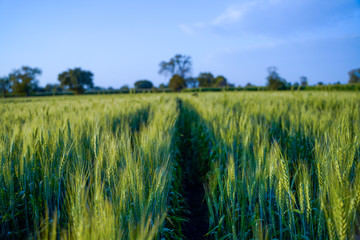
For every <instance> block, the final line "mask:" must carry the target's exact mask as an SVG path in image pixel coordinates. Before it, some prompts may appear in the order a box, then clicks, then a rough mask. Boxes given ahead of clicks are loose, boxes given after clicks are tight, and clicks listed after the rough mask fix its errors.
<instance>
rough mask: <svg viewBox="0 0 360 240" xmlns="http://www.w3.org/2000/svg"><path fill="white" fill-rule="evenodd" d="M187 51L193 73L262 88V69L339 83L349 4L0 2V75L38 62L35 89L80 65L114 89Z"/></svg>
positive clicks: (349, 62) (357, 24)
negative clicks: (210, 74) (218, 76)
mask: <svg viewBox="0 0 360 240" xmlns="http://www.w3.org/2000/svg"><path fill="white" fill-rule="evenodd" d="M178 53H179V54H185V55H190V56H191V57H192V61H193V76H197V75H198V74H199V73H200V72H211V73H213V74H214V75H223V76H225V77H226V78H227V79H228V81H229V82H230V83H234V84H235V85H236V86H238V85H241V86H244V85H245V84H246V83H248V82H250V83H252V84H255V85H265V84H266V76H267V71H266V69H267V67H269V66H276V67H277V68H278V72H279V75H280V76H281V77H283V78H285V79H286V80H287V81H289V82H292V83H294V82H296V81H299V78H300V76H306V77H307V78H308V81H309V83H310V84H316V83H318V82H323V83H335V82H338V81H340V82H341V83H346V82H347V81H348V78H349V77H348V72H349V71H350V70H352V69H354V68H359V67H360V1H359V0H327V1H323V0H245V1H229V0H223V1H221V2H220V1H204V0H193V1H190V0H184V1H138V0H134V1H110V0H103V1H92V0H87V1H85V0H84V1H83V0H81V1H80V0H72V1H68V0H63V1H39V0H32V1H29V0H27V1H26V0H0V55H1V58H0V76H5V75H7V74H9V73H10V72H11V71H12V70H14V69H17V68H20V67H21V66H23V65H28V66H31V67H38V68H40V69H41V70H42V71H43V73H42V75H41V76H40V77H39V80H40V85H41V86H45V85H46V84H47V83H57V82H58V81H57V76H58V74H59V73H60V72H62V71H65V70H67V69H69V68H74V67H81V68H82V69H84V70H90V71H92V72H93V73H94V84H95V85H96V86H102V87H110V86H111V87H114V88H119V87H121V86H123V85H124V84H128V85H129V86H133V83H134V82H135V81H137V80H139V79H149V80H151V81H152V82H153V83H154V84H155V85H156V86H158V85H159V84H160V83H167V82H168V78H169V77H165V76H162V75H159V74H158V71H159V63H160V62H161V61H163V60H169V59H170V58H171V57H173V56H174V55H175V54H178Z"/></svg>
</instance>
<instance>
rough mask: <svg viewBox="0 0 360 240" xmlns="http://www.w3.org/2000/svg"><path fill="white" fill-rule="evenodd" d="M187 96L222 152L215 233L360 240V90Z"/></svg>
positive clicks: (215, 177) (212, 197)
mask: <svg viewBox="0 0 360 240" xmlns="http://www.w3.org/2000/svg"><path fill="white" fill-rule="evenodd" d="M185 99H186V100H187V101H188V102H189V103H190V104H191V105H193V106H194V107H195V109H196V111H197V113H196V114H198V115H199V116H201V118H202V122H203V124H204V125H205V126H206V127H207V129H208V132H209V135H210V137H211V139H212V144H211V146H209V147H210V148H211V149H210V150H211V151H213V152H216V154H213V156H214V157H212V158H211V159H210V161H211V170H210V172H209V174H208V181H207V187H206V190H207V191H206V192H207V197H206V199H207V205H208V209H209V214H210V216H209V222H210V227H209V233H208V235H211V236H212V237H213V238H215V239H224V238H225V239H250V238H255V239H272V238H278V239H289V238H292V239H295V238H296V239H301V238H308V239H309V238H310V239H355V238H356V236H357V235H358V234H359V233H358V232H357V230H358V229H359V191H360V186H359V178H360V165H359V160H360V150H359V147H360V146H359V137H360V131H359V130H360V128H359V127H360V110H359V109H360V96H359V95H358V94H356V93H346V94H345V93H317V94H316V95H313V94H312V93H261V94H259V93H243V94H229V93H228V94H207V95H200V96H198V97H193V96H191V97H190V96H188V97H185Z"/></svg>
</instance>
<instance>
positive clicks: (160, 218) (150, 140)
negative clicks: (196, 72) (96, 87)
mask: <svg viewBox="0 0 360 240" xmlns="http://www.w3.org/2000/svg"><path fill="white" fill-rule="evenodd" d="M53 100H54V98H42V99H40V100H39V99H14V100H12V101H10V100H9V101H7V100H5V101H7V102H6V104H3V103H2V102H1V103H0V112H2V114H1V115H0V121H1V123H2V124H1V126H0V161H1V168H0V189H1V191H0V217H1V222H0V238H1V239H7V238H10V239H14V238H17V239H26V238H38V239H48V238H52V237H56V236H57V237H56V238H60V239H64V238H65V239H134V240H135V239H161V238H168V239H169V238H171V239H174V238H176V234H174V233H173V232H172V230H171V229H169V228H166V227H165V221H166V224H167V221H168V220H165V217H171V216H172V214H171V212H170V211H168V209H170V206H169V204H170V203H173V205H171V209H172V211H175V210H174V209H176V208H177V207H178V206H177V205H176V201H173V200H171V199H174V195H178V194H177V188H178V186H177V185H176V181H175V180H176V177H175V175H174V174H175V162H174V160H173V158H172V156H173V149H172V141H173V136H174V132H175V123H176V119H177V114H178V113H177V110H176V102H175V100H174V99H173V98H169V97H168V98H163V97H159V96H152V97H151V98H145V97H144V95H142V96H136V97H132V96H131V95H128V96H127V97H126V98H122V97H113V96H93V97H91V98H89V97H87V96H81V97H77V98H73V97H59V99H56V100H58V101H53ZM175 212H176V211H175ZM169 226H172V225H171V224H170V225H169ZM169 226H168V227H169ZM170 230H171V231H170Z"/></svg>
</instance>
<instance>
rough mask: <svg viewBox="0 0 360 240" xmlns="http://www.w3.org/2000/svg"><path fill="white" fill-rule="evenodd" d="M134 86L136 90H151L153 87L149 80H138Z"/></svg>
mask: <svg viewBox="0 0 360 240" xmlns="http://www.w3.org/2000/svg"><path fill="white" fill-rule="evenodd" d="M134 85H135V88H136V89H151V88H152V87H153V86H154V85H153V83H152V82H151V81H149V80H139V81H136V82H135V84H134Z"/></svg>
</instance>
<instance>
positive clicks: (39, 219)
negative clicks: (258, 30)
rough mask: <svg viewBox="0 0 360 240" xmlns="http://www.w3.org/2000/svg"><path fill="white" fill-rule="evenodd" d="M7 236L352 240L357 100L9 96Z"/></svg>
mask: <svg viewBox="0 0 360 240" xmlns="http://www.w3.org/2000/svg"><path fill="white" fill-rule="evenodd" d="M0 122H1V125H0V160H1V162H0V164H1V165H0V166H1V167H0V238H1V239H131V240H133V239H219V240H220V239H274V238H276V239H356V238H357V237H358V236H360V231H359V230H360V228H359V227H360V225H359V224H360V222H359V214H360V209H359V203H360V163H359V161H360V141H359V138H360V95H359V94H358V93H357V92H347V93H342V92H297V91H295V92H231V93H229V92H219V93H198V94H191V93H179V94H166V93H161V94H128V95H106V96H66V97H64V96H62V97H38V98H36V97H33V98H10V99H4V100H0Z"/></svg>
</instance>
